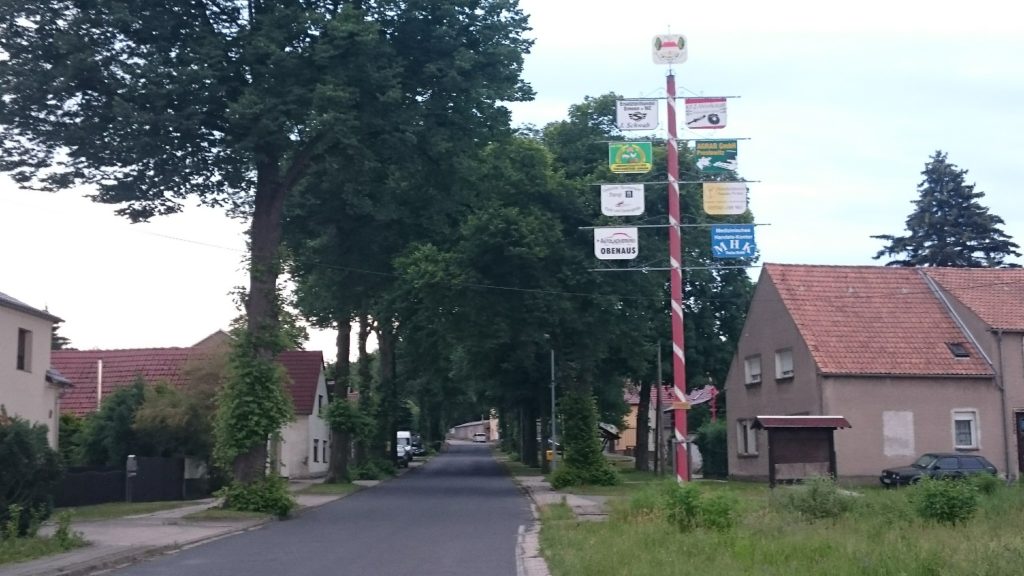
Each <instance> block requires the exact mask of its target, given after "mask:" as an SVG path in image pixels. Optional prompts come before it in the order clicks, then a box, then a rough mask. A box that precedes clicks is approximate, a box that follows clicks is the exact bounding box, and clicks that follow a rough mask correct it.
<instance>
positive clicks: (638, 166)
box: [608, 142, 654, 174]
mask: <svg viewBox="0 0 1024 576" xmlns="http://www.w3.org/2000/svg"><path fill="white" fill-rule="evenodd" d="M653 157H654V154H653V153H652V151H651V143H650V142H612V143H611V144H609V145H608V167H609V168H611V171H612V172H615V173H616V174H643V173H644V172H650V171H651V168H652V167H653V166H654V164H653Z"/></svg>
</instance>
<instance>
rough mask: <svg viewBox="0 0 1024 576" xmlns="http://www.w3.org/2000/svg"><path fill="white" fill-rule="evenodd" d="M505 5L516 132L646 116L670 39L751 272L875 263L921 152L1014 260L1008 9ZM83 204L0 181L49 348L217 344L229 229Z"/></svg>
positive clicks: (3, 214)
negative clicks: (738, 182)
mask: <svg viewBox="0 0 1024 576" xmlns="http://www.w3.org/2000/svg"><path fill="white" fill-rule="evenodd" d="M520 6H521V7H522V8H523V10H524V11H525V12H527V13H528V14H530V15H531V25H532V28H533V30H532V32H531V33H530V36H531V37H532V38H534V39H535V41H536V42H535V45H534V47H533V50H532V52H531V54H530V55H528V56H527V58H526V65H525V72H524V77H525V80H526V81H527V82H529V83H530V84H531V85H532V86H533V88H534V90H535V91H536V93H537V97H536V99H535V100H534V101H533V102H528V103H516V104H513V105H510V106H509V107H510V108H511V110H512V113H513V122H514V123H515V124H524V123H528V124H534V125H537V126H543V125H544V124H546V123H548V122H552V121H557V120H561V119H563V118H565V115H566V111H567V109H568V108H569V106H571V105H572V104H575V103H578V102H581V101H582V100H583V99H584V97H586V96H588V95H589V96H597V95H600V94H604V93H607V92H615V93H618V94H620V95H622V96H624V97H664V96H665V94H666V92H665V75H666V73H667V71H668V69H667V67H666V66H663V65H656V64H654V63H653V62H652V59H651V42H652V38H653V36H654V35H655V34H659V33H667V32H672V33H679V34H684V35H686V37H687V40H688V44H689V57H688V60H687V61H686V62H685V63H683V64H677V65H675V66H674V67H673V71H674V73H675V76H676V82H677V85H678V92H679V95H680V96H692V95H702V96H739V98H734V99H731V100H729V110H728V127H727V128H725V129H724V130H715V131H708V130H703V131H685V132H682V133H681V134H680V137H682V138H695V137H699V138H711V137H725V138H749V140H741V141H740V144H739V156H738V162H739V170H740V173H741V174H742V175H743V176H744V177H745V178H746V179H748V180H756V181H758V182H756V183H752V184H750V209H751V211H752V212H753V214H754V219H755V222H756V223H758V224H760V225H761V226H758V227H757V229H756V231H757V237H756V240H757V244H758V248H759V250H760V252H761V256H762V261H763V262H780V263H795V264H836V265H873V264H878V263H879V261H876V260H873V259H872V256H873V255H874V254H875V253H876V252H877V251H878V250H879V249H880V248H881V247H882V246H883V243H882V242H881V241H878V240H874V239H872V238H871V235H875V234H897V235H899V234H902V233H903V232H904V222H905V220H906V218H907V216H908V215H909V214H910V212H911V210H912V209H913V206H912V205H911V202H912V201H913V200H915V199H916V198H917V197H918V194H917V185H918V184H919V182H920V181H921V178H922V177H921V174H920V173H921V171H922V170H923V169H924V164H925V162H926V161H927V160H928V157H929V156H930V155H931V154H932V153H934V152H935V151H936V150H943V151H945V152H947V153H948V154H949V161H950V162H952V163H954V164H956V165H958V166H959V167H960V168H964V169H967V170H969V173H968V175H967V181H968V183H975V184H976V185H977V190H980V191H982V192H984V193H985V194H986V196H985V198H983V199H982V200H981V203H982V204H983V205H984V206H987V207H988V208H990V209H991V211H992V213H994V214H996V215H998V216H1000V217H1002V218H1003V220H1005V225H1004V226H1003V227H1002V229H1003V231H1004V232H1006V233H1007V234H1009V235H1010V236H1011V237H1013V238H1014V239H1015V240H1016V241H1017V242H1018V243H1022V244H1024V209H1022V208H1020V206H1021V202H1020V200H1019V198H1018V195H1019V190H1018V189H1019V187H1020V183H1021V182H1022V181H1024V161H1022V160H1021V158H1024V138H1021V136H1020V134H1021V132H1022V131H1024V35H1021V34H1020V33H1019V22H1021V21H1024V14H1022V11H1024V9H1022V8H1020V7H1017V6H1016V5H1014V4H1013V3H1007V2H1003V1H1000V2H996V1H993V0H976V1H974V2H971V3H970V4H969V5H965V4H963V3H962V2H957V3H954V2H949V1H945V0H938V1H935V0H933V1H928V2H924V1H918V0H899V1H896V2H894V1H891V0H890V1H887V2H881V1H878V0H864V1H861V2H857V3H845V4H836V3H831V2H820V1H816V2H801V1H796V0H776V1H774V2H764V1H756V0H732V1H730V2H694V1H692V0H686V1H680V0H674V1H664V0H648V1H645V2H632V3H627V2H612V1H609V0H589V1H586V2H585V1H583V0H559V1H554V0H521V1H520ZM681 109H682V107H681V106H680V110H681ZM661 117H662V119H663V120H662V122H663V123H664V109H662V115H661ZM709 132H713V133H710V134H709ZM664 134H665V129H664V128H662V130H661V131H660V132H659V133H658V135H664ZM88 193H89V191H88V190H68V191H64V192H61V193H57V194H46V193H41V192H34V191H24V190H19V189H18V188H17V187H16V186H15V185H14V184H13V183H11V182H10V180H8V179H6V178H4V177H2V176H0V253H2V255H3V258H2V261H3V263H4V266H3V268H0V292H4V293H7V294H9V295H11V296H13V297H15V298H18V299H20V300H22V301H24V302H26V303H28V304H31V305H33V306H36V307H47V308H48V309H49V310H50V311H51V312H52V313H54V314H56V315H57V316H59V317H61V318H63V319H64V320H65V322H64V324H63V325H62V326H61V333H62V334H63V335H65V336H67V337H69V338H70V339H71V341H72V343H73V345H74V346H76V347H78V348H82V349H90V348H135V347H161V346H189V345H191V344H193V343H195V342H196V341H198V340H200V339H201V338H203V337H204V336H206V335H208V334H210V333H211V332H214V331H215V330H218V329H223V328H227V326H228V324H229V322H230V321H231V319H232V318H233V317H235V316H236V315H237V314H238V310H237V309H236V307H235V305H234V302H233V298H232V296H231V292H232V290H233V288H234V287H236V286H240V285H245V284H246V283H247V280H246V275H245V268H244V264H243V258H244V256H245V238H244V230H245V224H244V223H243V222H240V221H237V220H231V219H229V218H228V217H227V216H225V215H224V214H223V213H221V212H219V211H217V210H214V209H209V208H202V207H197V206H195V205H191V206H189V207H188V208H187V209H186V210H185V211H184V213H182V214H178V215H174V216H168V217H160V218H155V219H154V220H152V221H151V222H150V223H146V224H129V223H128V222H127V221H126V220H124V219H122V218H120V217H118V216H116V215H114V213H113V210H114V208H113V207H111V206H108V205H101V204H95V203H92V202H91V201H90V200H88V199H87V198H85V196H86V195H87V194H88ZM595 193H596V192H595ZM654 201H663V200H662V199H661V196H659V195H657V194H652V193H651V192H648V202H654ZM641 250H642V247H641ZM1016 261H1017V262H1021V263H1024V261H1022V260H1021V259H1016ZM756 274H757V270H756V269H754V270H752V275H753V276H754V277H756ZM334 338H335V335H334V334H333V333H331V332H329V331H328V332H323V331H315V330H314V331H312V332H311V339H310V342H309V344H308V345H307V348H309V349H319V350H323V351H324V353H325V356H326V357H327V358H328V359H332V358H333V357H334V355H335V353H334Z"/></svg>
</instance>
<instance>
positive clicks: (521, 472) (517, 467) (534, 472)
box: [494, 450, 543, 476]
mask: <svg viewBox="0 0 1024 576" xmlns="http://www.w3.org/2000/svg"><path fill="white" fill-rule="evenodd" d="M494 457H495V459H496V460H497V461H498V462H500V463H501V465H502V466H504V467H505V470H508V473H509V475H511V476H541V475H542V474H543V472H541V471H540V468H534V467H532V466H527V465H526V464H523V463H522V462H519V461H518V460H512V459H511V458H509V456H508V455H507V454H505V453H504V452H501V451H500V450H495V452H494Z"/></svg>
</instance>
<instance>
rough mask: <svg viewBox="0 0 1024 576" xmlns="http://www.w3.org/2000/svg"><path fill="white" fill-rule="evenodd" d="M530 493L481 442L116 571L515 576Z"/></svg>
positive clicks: (150, 574) (150, 575) (139, 574)
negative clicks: (327, 500) (282, 517)
mask: <svg viewBox="0 0 1024 576" xmlns="http://www.w3.org/2000/svg"><path fill="white" fill-rule="evenodd" d="M529 522H530V508H529V502H528V500H527V498H526V497H525V496H524V495H523V494H522V493H521V492H520V491H519V489H518V488H517V487H516V485H515V484H514V483H513V482H512V479H511V478H510V477H509V476H507V475H506V474H505V473H504V471H503V470H502V468H501V466H500V465H499V464H498V463H497V462H495V461H494V459H493V458H492V457H491V453H490V450H489V449H488V447H486V446H484V445H471V444H468V445H456V446H452V447H451V448H450V449H449V451H447V452H445V453H443V454H441V455H439V456H437V457H436V458H434V459H433V460H431V461H430V462H428V463H427V464H426V465H424V466H422V467H420V468H418V469H414V470H411V471H410V472H409V473H407V474H404V475H403V476H400V477H398V478H395V479H393V480H389V481H387V482H384V483H382V484H380V485H378V486H374V487H372V488H369V489H365V490H362V491H360V492H357V493H355V494H352V495H351V496H348V497H346V498H342V499H341V500H338V501H336V502H333V503H331V504H327V505H325V506H321V507H319V508H315V509H312V510H309V511H307V512H305V513H304V514H302V515H300V516H299V517H298V518H294V519H291V520H287V521H284V522H273V523H271V524H268V525H266V526H265V527H263V528H262V529H259V530H255V531H253V532H248V533H243V534H238V535H235V536H230V537H227V538H223V539H221V540H217V541H214V542H210V543H208V544H204V545H201V546H197V547H195V548H191V549H188V550H183V551H181V552H178V553H176V554H173V555H170V556H165V557H162V558H158V559H155V560H150V561H148V562H145V563H143V564H139V565H136V566H132V567H128V568H125V569H123V570H120V571H117V572H114V574H117V575H118V576H128V575H131V576H182V575H196V576H198V575H203V576H284V575H292V574H294V575H296V576H299V575H301V576H345V575H359V576H369V575H378V574H379V575H384V576H405V575H410V576H412V575H416V576H442V575H443V576H462V575H465V576H499V575H500V576H514V575H515V573H516V558H515V546H516V536H517V532H518V528H519V526H520V525H524V524H528V523H529Z"/></svg>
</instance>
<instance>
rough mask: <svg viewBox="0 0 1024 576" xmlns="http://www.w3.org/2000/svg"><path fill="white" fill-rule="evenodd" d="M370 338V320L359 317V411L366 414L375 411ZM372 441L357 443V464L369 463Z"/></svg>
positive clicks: (366, 440)
mask: <svg viewBox="0 0 1024 576" xmlns="http://www.w3.org/2000/svg"><path fill="white" fill-rule="evenodd" d="M369 338H370V319H369V318H368V317H367V316H366V314H361V315H360V316H359V337H358V340H357V344H356V345H357V346H358V348H359V360H358V364H357V367H356V368H357V373H358V375H359V410H360V411H362V412H363V413H364V414H370V413H371V410H372V409H373V391H372V384H373V382H372V379H373V378H372V375H371V374H370V355H369V352H367V350H366V341H367V340H368V339H369ZM369 456H370V439H369V438H365V437H364V438H360V439H359V440H357V441H356V464H358V465H362V464H366V463H367V462H368V461H369Z"/></svg>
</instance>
